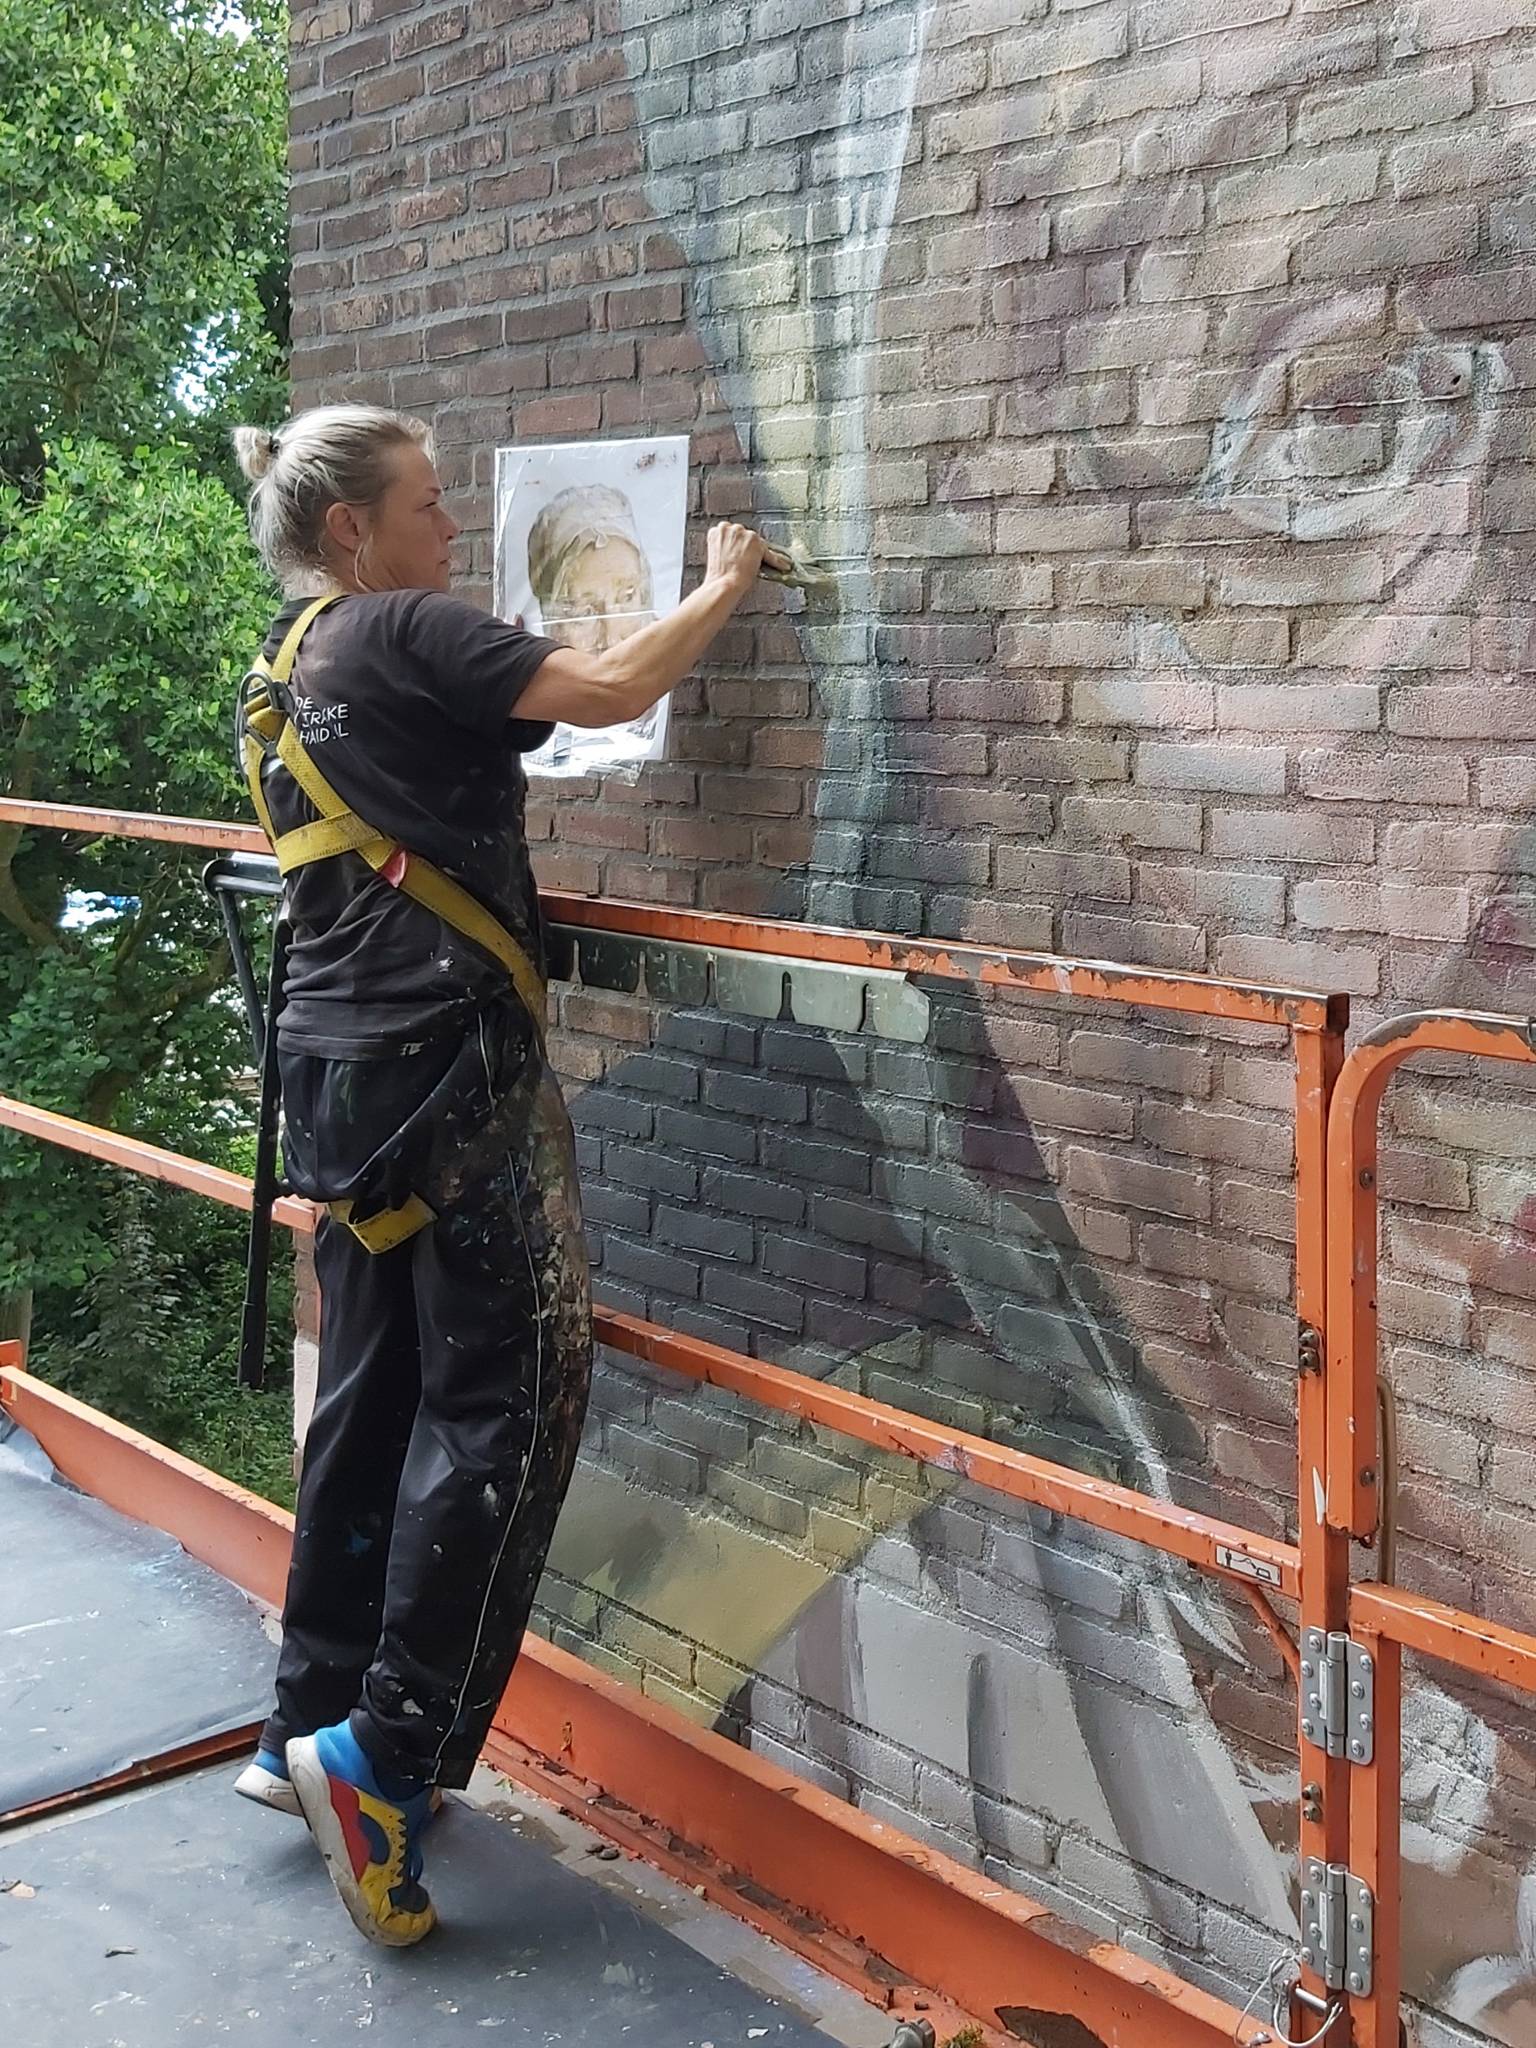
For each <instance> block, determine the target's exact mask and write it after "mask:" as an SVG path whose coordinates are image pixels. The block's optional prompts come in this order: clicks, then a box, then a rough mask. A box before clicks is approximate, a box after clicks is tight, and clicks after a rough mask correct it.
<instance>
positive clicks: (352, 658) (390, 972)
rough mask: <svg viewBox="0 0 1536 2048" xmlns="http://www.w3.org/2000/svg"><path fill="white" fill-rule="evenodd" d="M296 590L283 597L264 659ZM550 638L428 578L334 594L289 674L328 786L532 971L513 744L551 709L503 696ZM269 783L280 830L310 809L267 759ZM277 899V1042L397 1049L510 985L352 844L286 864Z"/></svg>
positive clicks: (529, 883) (294, 703)
mask: <svg viewBox="0 0 1536 2048" xmlns="http://www.w3.org/2000/svg"><path fill="white" fill-rule="evenodd" d="M303 606H304V600H302V599H301V600H296V601H295V602H293V603H291V604H290V605H288V606H287V607H286V609H285V610H284V611H283V612H281V613H280V614H279V616H278V618H277V620H276V621H275V623H274V625H273V627H272V631H271V634H270V635H269V637H268V639H267V643H266V647H265V650H264V651H265V654H266V657H267V659H268V660H269V661H270V660H271V659H272V657H273V655H274V654H275V653H276V652H277V649H278V647H279V645H280V644H281V642H282V639H283V636H284V634H285V633H286V632H287V630H288V628H289V626H290V625H292V623H293V621H294V619H295V618H297V616H298V614H299V612H300V611H301V610H302V609H303ZM554 647H555V642H554V641H552V640H543V639H540V638H538V637H537V636H535V635H534V634H532V633H525V632H524V631H523V630H522V628H521V627H520V626H508V625H504V624H503V623H502V622H501V621H500V620H499V619H493V618H490V617H489V616H487V614H486V613H484V612H481V611H477V610H476V609H475V608H474V606H473V605H468V604H464V603H462V602H461V601H460V600H459V599H457V598H452V597H446V596H443V595H441V594H440V593H438V592H437V591H431V590H392V591H386V592H383V593H382V594H380V595H378V596H363V597H345V598H342V599H341V600H340V601H339V602H338V603H336V604H334V605H333V606H332V607H331V608H330V609H329V610H328V611H324V612H321V614H320V615H319V617H318V618H317V619H316V620H315V621H314V623H313V624H312V625H311V627H310V628H309V631H308V632H307V633H306V634H305V636H304V639H303V642H302V643H301V645H300V647H299V653H298V659H297V661H296V663H295V665H294V671H293V676H292V678H291V680H290V682H289V684H288V686H287V691H286V696H287V702H288V708H289V710H290V713H291V715H292V717H293V721H294V725H295V728H296V730H297V732H298V735H299V738H300V740H301V741H302V742H303V744H304V746H305V748H306V749H307V750H308V752H309V753H310V754H311V755H312V756H313V758H314V761H315V765H316V766H317V767H318V768H319V769H320V770H321V772H322V773H323V774H324V776H325V778H326V780H327V781H328V782H330V783H331V785H332V786H333V787H334V788H335V790H336V791H337V793H338V795H340V796H341V797H342V798H343V799H344V800H345V801H346V802H347V803H348V804H349V805H351V807H352V808H353V809H354V810H355V811H356V812H357V814H358V816H359V817H361V818H363V819H365V820H366V821H367V823H368V824H370V825H373V826H376V827H377V828H378V830H379V831H380V832H382V833H385V834H387V835H388V836H389V837H390V838H391V839H398V840H399V842H400V844H401V845H402V846H403V847H405V848H406V849H407V850H408V851H409V852H411V853H414V854H418V855H420V856H421V857H422V858H423V859H424V860H428V861H430V862H431V863H432V864H433V866H434V867H439V868H441V869H443V871H444V872H445V873H446V874H449V875H452V876H453V878H454V880H455V881H457V882H459V883H460V884H462V886H463V887H464V888H466V889H468V890H469V892H470V893H471V895H473V896H475V897H476V898H478V900H479V901H480V902H481V903H483V904H484V905H485V907H486V908H487V909H488V910H490V911H491V912H492V913H493V914H494V915H495V916H496V917H498V918H499V919H500V920H501V922H502V923H503V924H504V925H505V926H506V928H507V930H508V931H509V932H511V933H512V935H513V937H514V938H516V939H517V940H518V941H519V943H520V944H521V945H522V946H523V947H524V949H525V950H526V952H527V953H528V954H529V956H530V958H531V959H532V960H533V961H534V963H535V965H537V966H538V967H539V969H540V971H541V972H542V971H543V967H544V939H543V930H542V926H541V924H540V919H539V902H538V892H537V890H536V888H535V886H534V880H533V872H532V869H531V867H530V865H529V860H528V841H527V835H526V831H525V828H524V818H523V806H524V800H525V797H526V793H527V787H526V783H525V781H524V777H523V764H522V759H521V757H522V755H524V754H526V753H531V752H532V751H533V749H534V748H535V747H540V746H542V745H543V744H544V742H545V740H547V739H548V737H549V735H550V731H551V727H550V726H548V725H545V724H535V723H533V722H531V721H528V720H524V719H517V718H514V717H513V715H512V714H513V711H514V708H515V706H516V704H517V700H518V698H519V696H520V695H521V694H522V692H523V690H524V689H525V688H526V686H527V684H528V683H529V681H530V680H531V678H532V677H533V675H534V672H535V671H536V670H537V669H538V667H539V665H540V663H541V662H542V661H543V660H544V658H545V656H546V655H548V654H550V653H552V652H553V651H554ZM263 789H264V791H265V793H266V798H267V802H268V804H269V806H270V807H271V811H272V819H273V823H274V825H275V827H276V829H277V830H278V832H280V833H281V832H287V831H291V830H293V828H294V827H295V826H298V825H302V824H307V823H308V822H309V820H310V819H311V818H312V817H313V816H314V811H313V810H312V808H311V806H310V803H309V800H308V799H307V798H306V797H305V796H304V795H303V794H302V792H301V791H300V790H299V789H298V788H297V786H296V785H295V783H294V781H293V778H292V777H291V776H290V775H289V774H288V772H287V770H286V769H285V768H282V767H281V766H278V765H275V764H274V763H273V762H271V761H270V760H269V761H268V763H267V766H266V769H265V771H264V777H263ZM288 902H289V912H290V916H291V918H292V923H293V945H292V951H291V953H290V955H289V962H288V975H287V981H286V984H285V993H286V999H285V1003H284V1008H283V1013H282V1019H281V1023H280V1025H279V1028H278V1042H279V1044H281V1045H282V1046H284V1047H285V1048H286V1049H288V1050H290V1051H294V1052H314V1053H324V1054H328V1055H330V1056H332V1057H334V1058H340V1059H356V1058H360V1057H367V1056H369V1055H383V1054H388V1053H394V1052H399V1051H401V1050H402V1049H404V1048H405V1047H406V1046H410V1045H417V1044H420V1043H422V1042H424V1041H426V1040H428V1039H430V1038H434V1037H436V1036H438V1035H439V1034H440V1033H442V1032H444V1031H447V1030H451V1029H453V1028H455V1027H459V1028H462V1027H463V1025H464V1024H466V1023H467V1021H468V1019H469V1018H470V1016H471V1015H472V1014H473V1013H474V1012H475V1010H476V1009H477V1008H479V1006H480V1005H482V1004H483V1003H484V1002H486V1001H487V1000H488V999H489V998H491V997H492V996H494V995H496V994H498V993H504V992H505V990H506V987H507V974H506V970H505V969H504V968H503V967H501V966H500V965H499V964H498V963H497V962H496V961H495V960H493V959H492V958H491V957H490V955H489V954H487V953H485V952H483V951H482V950H481V948H480V947H479V946H477V945H475V944H474V943H473V942H472V941H471V940H469V939H466V938H464V937H463V936H462V934H460V933H459V932H456V931H454V930H453V929H452V928H451V927H450V926H448V925H445V924H444V923H443V921H442V919H441V918H439V917H438V916H436V915H435V913H434V912H432V911H430V910H427V909H425V908H424V907H423V906H422V905H421V904H419V903H416V902H413V901H412V899H411V898H410V897H409V896H406V895H403V894H402V893H401V892H400V891H399V890H397V889H394V888H391V886H390V885H389V883H388V882H386V881H384V880H382V879H381V878H380V877H379V876H378V875H376V874H375V873H374V872H373V870H372V868H370V867H369V866H368V864H367V862H366V861H365V860H363V858H362V857H361V855H359V854H355V853H344V854H340V855H337V856H336V857H334V858H332V859H329V860H321V861H315V862H313V863H312V864H310V865H308V866H306V867H302V868H297V869H295V870H294V872H293V873H292V874H291V875H290V876H289V878H288Z"/></svg>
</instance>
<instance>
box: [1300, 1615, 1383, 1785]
mask: <svg viewBox="0 0 1536 2048" xmlns="http://www.w3.org/2000/svg"><path fill="white" fill-rule="evenodd" d="M1375 1696H1376V1672H1375V1667H1374V1666H1373V1664H1372V1663H1371V1660H1370V1658H1369V1657H1368V1656H1367V1655H1366V1653H1365V1651H1364V1650H1362V1649H1361V1647H1360V1645H1359V1644H1358V1643H1353V1642H1351V1641H1350V1639H1349V1637H1348V1636H1346V1635H1340V1634H1338V1633H1335V1634H1333V1635H1325V1634H1324V1633H1323V1631H1322V1630H1321V1629H1320V1628H1309V1629H1305V1630H1304V1631H1303V1632H1302V1638H1301V1733H1302V1737H1303V1739H1304V1740H1305V1741H1307V1742H1310V1743H1312V1744H1313V1745H1314V1746H1315V1747H1316V1748H1318V1749H1325V1750H1326V1751H1327V1752H1328V1754H1329V1756H1342V1757H1347V1758H1348V1759H1349V1761H1350V1762H1351V1763H1352V1764H1368V1763H1369V1762H1370V1761H1371V1758H1372V1757H1373V1756H1374V1755H1375V1753H1376V1697H1375Z"/></svg>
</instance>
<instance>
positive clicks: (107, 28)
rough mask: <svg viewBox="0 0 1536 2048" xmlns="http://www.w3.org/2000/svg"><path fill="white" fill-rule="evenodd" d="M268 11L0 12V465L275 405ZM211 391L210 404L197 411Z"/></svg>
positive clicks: (96, 3)
mask: <svg viewBox="0 0 1536 2048" xmlns="http://www.w3.org/2000/svg"><path fill="white" fill-rule="evenodd" d="M282 27H283V23H282V16H281V13H280V10H279V8H278V7H277V6H276V5H275V4H274V0H242V4H241V5H240V6H239V7H238V9H237V8H236V7H234V6H233V5H231V4H229V0H0V188H3V190H4V192H5V194H6V203H5V206H4V209H3V212H0V472H3V473H5V474H8V475H10V476H12V477H23V476H27V475H31V474H33V473H34V472H36V471H37V470H39V469H40V468H41V467H42V464H43V459H44V449H45V448H47V447H49V446H52V445H54V444H55V443H56V442H57V441H58V440H59V439H60V438H61V437H63V436H65V435H73V436H92V437H98V438H100V439H103V440H105V441H108V442H111V443H113V444H114V445H117V446H132V445H133V444H134V443H135V442H136V441H139V440H147V441H158V440H160V439H162V438H163V437H164V436H165V435H166V434H168V433H169V432H171V431H172V430H174V429H177V428H179V429H180V430H181V431H182V432H183V434H186V433H188V432H191V433H192V434H194V435H195V437H196V438H197V439H198V441H199V442H200V444H201V447H200V452H201V454H202V456H203V458H204V461H205V462H207V461H209V460H217V459H218V453H217V450H218V442H217V435H216V432H215V431H213V430H214V429H216V426H217V423H218V415H219V414H220V413H221V412H223V411H224V410H225V408H226V405H232V404H238V403H243V402H246V401H249V402H250V403H251V404H252V405H253V407H254V409H256V410H257V411H258V412H260V413H261V414H262V415H263V416H265V414H267V413H268V412H270V411H272V410H274V409H275V408H276V407H277V405H278V404H279V402H280V395H281V377H282V372H283V362H284V354H285V350H286V343H287V264H286V259H285V254H284V221H283V207H284V197H283V182H282V149H283V136H284V99H283V91H284V86H283V68H282ZM209 397H212V399H213V400H214V401H215V403H214V404H213V406H212V408H211V410H210V409H209V408H208V407H207V406H206V405H205V404H203V403H202V401H205V400H206V399H207V398H209Z"/></svg>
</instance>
